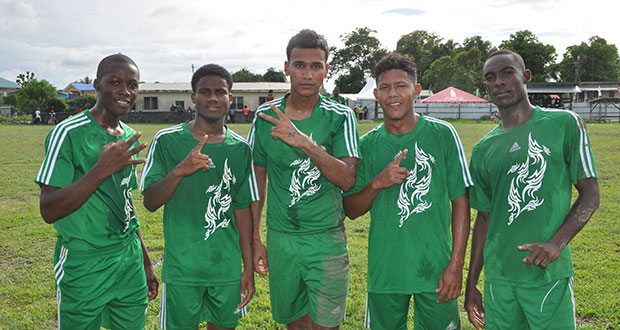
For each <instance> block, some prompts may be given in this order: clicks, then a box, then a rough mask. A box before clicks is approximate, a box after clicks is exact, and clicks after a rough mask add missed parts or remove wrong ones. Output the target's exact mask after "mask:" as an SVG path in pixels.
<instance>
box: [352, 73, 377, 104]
mask: <svg viewBox="0 0 620 330" xmlns="http://www.w3.org/2000/svg"><path fill="white" fill-rule="evenodd" d="M375 88H376V85H375V80H374V79H372V78H370V79H368V81H367V82H366V85H364V87H363V88H362V90H361V91H359V93H357V95H356V97H355V99H356V100H357V101H374V100H375V95H374V93H373V91H374V90H375Z"/></svg>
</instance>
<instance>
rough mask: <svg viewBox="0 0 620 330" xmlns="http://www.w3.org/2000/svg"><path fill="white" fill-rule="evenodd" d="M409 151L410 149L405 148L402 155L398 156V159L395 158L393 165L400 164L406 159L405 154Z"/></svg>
mask: <svg viewBox="0 0 620 330" xmlns="http://www.w3.org/2000/svg"><path fill="white" fill-rule="evenodd" d="M408 152H409V150H408V149H405V150H403V151H402V152H401V153H400V155H398V157H396V159H394V160H393V161H392V162H391V163H390V164H392V165H400V162H401V161H402V160H403V159H405V156H407V153H408Z"/></svg>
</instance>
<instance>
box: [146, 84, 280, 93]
mask: <svg viewBox="0 0 620 330" xmlns="http://www.w3.org/2000/svg"><path fill="white" fill-rule="evenodd" d="M290 88H291V83H288V82H284V83H282V82H237V83H233V87H232V91H231V92H233V93H235V92H236V93H243V92H255V93H267V92H268V91H269V90H270V89H271V90H273V91H274V93H286V92H288V91H289V89H290ZM140 92H151V93H156V92H177V93H191V92H192V85H191V84H190V83H141V84H140Z"/></svg>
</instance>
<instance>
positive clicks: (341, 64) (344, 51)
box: [329, 27, 387, 87]
mask: <svg viewBox="0 0 620 330" xmlns="http://www.w3.org/2000/svg"><path fill="white" fill-rule="evenodd" d="M375 33H377V31H375V30H372V29H369V28H367V27H363V28H357V29H355V30H353V31H352V32H351V33H345V34H343V35H341V36H340V38H341V39H342V42H343V43H344V47H343V48H340V49H338V48H336V47H332V48H331V50H330V51H331V54H332V60H331V62H330V63H329V65H330V70H329V76H330V77H331V76H333V75H335V74H337V73H342V72H347V73H348V74H352V73H353V72H351V71H350V68H353V67H356V68H358V69H361V71H362V72H363V73H364V75H365V76H370V75H371V74H372V69H373V68H374V66H375V64H377V62H379V60H380V59H381V58H382V57H383V56H385V54H387V49H385V48H383V47H382V46H381V42H379V39H377V38H376V37H375V36H374V34H375ZM358 73H359V72H355V73H354V74H358ZM338 87H340V86H338Z"/></svg>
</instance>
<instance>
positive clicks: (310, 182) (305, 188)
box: [288, 134, 325, 207]
mask: <svg viewBox="0 0 620 330" xmlns="http://www.w3.org/2000/svg"><path fill="white" fill-rule="evenodd" d="M310 139H312V134H310ZM321 148H323V150H325V147H323V146H321ZM310 165H311V161H310V157H308V158H306V159H297V160H295V161H293V162H292V163H291V165H290V166H291V167H293V166H298V168H297V169H295V170H294V171H293V175H292V176H291V184H290V186H289V187H288V191H289V192H290V193H291V197H292V199H291V204H290V205H289V207H291V206H293V205H295V203H297V202H299V200H300V199H302V198H303V197H307V196H312V195H314V194H316V193H317V191H319V190H320V189H321V185H320V184H316V183H315V182H316V180H318V179H319V177H321V171H319V169H318V168H317V167H316V166H313V167H312V168H310Z"/></svg>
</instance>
